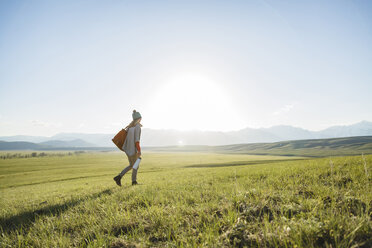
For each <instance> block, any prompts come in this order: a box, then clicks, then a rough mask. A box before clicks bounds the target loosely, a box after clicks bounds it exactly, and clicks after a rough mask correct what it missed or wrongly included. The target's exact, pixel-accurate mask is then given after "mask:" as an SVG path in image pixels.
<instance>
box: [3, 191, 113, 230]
mask: <svg viewBox="0 0 372 248" xmlns="http://www.w3.org/2000/svg"><path fill="white" fill-rule="evenodd" d="M111 194H112V190H111V189H106V190H103V191H101V192H98V193H95V194H92V195H90V196H86V197H84V198H80V199H73V200H70V201H66V202H64V203H61V204H55V205H49V206H45V207H42V208H39V209H37V210H35V211H26V212H22V213H19V214H17V215H14V216H11V217H8V218H0V228H1V231H2V232H3V233H9V232H11V231H14V230H18V229H22V230H23V231H25V230H27V229H28V228H29V227H30V226H31V225H32V223H34V222H35V220H36V219H37V218H38V217H42V216H52V215H56V214H61V213H63V212H65V211H67V210H68V209H70V208H72V207H74V206H76V205H78V204H80V203H82V202H84V201H87V200H90V199H96V198H99V197H101V196H103V195H111Z"/></svg>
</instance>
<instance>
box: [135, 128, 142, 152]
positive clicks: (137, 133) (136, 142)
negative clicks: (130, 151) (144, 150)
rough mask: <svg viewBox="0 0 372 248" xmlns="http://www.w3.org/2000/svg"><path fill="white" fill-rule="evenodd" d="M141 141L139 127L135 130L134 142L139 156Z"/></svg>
mask: <svg viewBox="0 0 372 248" xmlns="http://www.w3.org/2000/svg"><path fill="white" fill-rule="evenodd" d="M140 139H141V127H140V126H139V125H137V126H136V127H135V129H134V142H135V145H136V148H137V152H138V153H139V155H141V147H140Z"/></svg>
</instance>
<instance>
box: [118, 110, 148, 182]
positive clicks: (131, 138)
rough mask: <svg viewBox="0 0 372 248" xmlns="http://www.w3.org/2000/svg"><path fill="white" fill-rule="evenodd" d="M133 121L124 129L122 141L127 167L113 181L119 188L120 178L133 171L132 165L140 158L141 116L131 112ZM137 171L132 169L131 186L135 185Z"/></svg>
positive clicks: (134, 111)
mask: <svg viewBox="0 0 372 248" xmlns="http://www.w3.org/2000/svg"><path fill="white" fill-rule="evenodd" d="M132 118H133V121H132V122H131V123H130V124H129V125H128V126H127V127H126V129H127V137H126V139H125V141H124V145H123V150H124V152H125V153H126V154H127V156H128V161H129V166H128V167H126V168H125V169H124V170H123V171H122V172H121V173H120V174H119V175H117V176H116V177H114V180H115V182H116V184H117V185H119V186H121V178H122V177H123V176H124V175H125V173H127V172H128V171H130V170H131V169H133V165H134V163H135V162H136V160H137V159H138V158H139V157H140V156H141V147H140V139H141V127H142V125H141V124H140V122H141V120H142V116H141V114H140V113H139V112H137V111H136V110H133V114H132ZM138 169H139V168H137V169H133V171H132V185H136V184H138V183H137V171H138Z"/></svg>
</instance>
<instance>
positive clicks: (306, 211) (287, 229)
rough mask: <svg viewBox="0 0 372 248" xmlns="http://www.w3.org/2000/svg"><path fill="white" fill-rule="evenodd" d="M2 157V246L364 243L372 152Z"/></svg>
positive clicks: (370, 230)
mask: <svg viewBox="0 0 372 248" xmlns="http://www.w3.org/2000/svg"><path fill="white" fill-rule="evenodd" d="M142 161H143V162H142V164H141V166H140V169H139V173H138V182H139V185H137V186H131V185H130V174H129V175H125V176H124V178H123V180H122V184H123V186H122V187H118V186H116V185H115V184H114V181H113V180H112V178H113V177H114V176H115V175H117V173H118V172H120V171H121V170H122V169H123V168H124V167H125V166H126V165H127V164H128V163H127V160H126V157H125V155H124V154H123V153H107V152H106V153H99V152H96V153H81V154H80V153H78V154H75V153H71V154H67V153H65V154H64V156H58V155H57V154H55V153H50V154H48V155H47V156H40V157H39V156H35V157H28V158H17V157H14V158H9V159H1V160H0V194H1V199H0V209H1V210H0V211H1V215H0V218H1V219H0V225H1V230H0V232H1V236H0V246H1V247H201V246H206V247H245V246H246V247H371V246H372V210H371V209H372V206H371V205H372V187H371V186H372V156H371V155H368V156H365V157H362V156H353V157H337V158H317V159H309V158H301V157H284V156H277V157H275V156H254V155H241V154H213V153H206V154H202V153H146V154H144V155H143V160H142Z"/></svg>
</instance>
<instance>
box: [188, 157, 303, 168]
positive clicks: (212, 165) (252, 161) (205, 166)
mask: <svg viewBox="0 0 372 248" xmlns="http://www.w3.org/2000/svg"><path fill="white" fill-rule="evenodd" d="M298 160H304V159H279V160H278V159H277V160H248V161H233V162H226V163H208V164H192V165H187V166H185V168H212V167H229V166H241V165H256V164H271V163H281V162H290V161H298Z"/></svg>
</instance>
